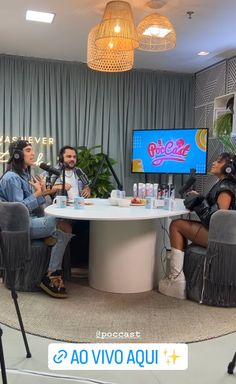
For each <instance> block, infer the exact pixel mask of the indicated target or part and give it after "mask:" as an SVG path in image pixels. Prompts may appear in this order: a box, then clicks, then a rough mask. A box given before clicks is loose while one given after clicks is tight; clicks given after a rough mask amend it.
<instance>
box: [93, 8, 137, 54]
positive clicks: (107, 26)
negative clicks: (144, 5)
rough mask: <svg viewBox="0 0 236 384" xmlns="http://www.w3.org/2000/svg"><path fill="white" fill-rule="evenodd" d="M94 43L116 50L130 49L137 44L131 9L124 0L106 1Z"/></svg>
mask: <svg viewBox="0 0 236 384" xmlns="http://www.w3.org/2000/svg"><path fill="white" fill-rule="evenodd" d="M96 45H97V47H98V48H101V49H107V48H112V49H113V50H116V51H131V50H133V49H135V48H137V47H138V46H139V42H138V35H137V32H136V28H135V25H134V20H133V14H132V9H131V6H130V4H129V3H127V2H126V1H110V2H109V3H107V5H106V8H105V11H104V15H103V18H102V22H101V24H100V26H99V30H98V34H97V38H96Z"/></svg>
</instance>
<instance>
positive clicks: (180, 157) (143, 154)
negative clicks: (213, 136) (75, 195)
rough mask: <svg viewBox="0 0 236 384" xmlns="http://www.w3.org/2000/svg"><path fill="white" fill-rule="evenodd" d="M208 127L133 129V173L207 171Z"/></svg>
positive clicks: (199, 172)
mask: <svg viewBox="0 0 236 384" xmlns="http://www.w3.org/2000/svg"><path fill="white" fill-rule="evenodd" d="M207 142H208V130H207V128H185V129H151V130H133V141H132V172H133V173H170V174H171V173H190V171H191V169H196V173H198V174H204V173H206V171H207Z"/></svg>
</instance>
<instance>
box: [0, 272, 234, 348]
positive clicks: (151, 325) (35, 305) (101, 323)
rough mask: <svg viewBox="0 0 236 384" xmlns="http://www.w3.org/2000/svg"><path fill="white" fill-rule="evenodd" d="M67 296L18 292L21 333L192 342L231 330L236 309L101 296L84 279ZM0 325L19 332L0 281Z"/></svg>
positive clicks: (148, 296)
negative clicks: (56, 296)
mask: <svg viewBox="0 0 236 384" xmlns="http://www.w3.org/2000/svg"><path fill="white" fill-rule="evenodd" d="M67 288H68V294H69V296H68V298H67V299H61V300H60V299H53V298H51V297H49V296H47V295H46V294H45V293H43V292H34V293H23V292H19V293H18V303H19V306H20V311H21V314H22V318H23V323H24V326H25V330H26V332H28V333H31V334H34V335H39V336H42V337H47V338H50V339H56V340H62V341H68V342H69V341H72V342H156V343H162V342H173V343H176V342H195V341H201V340H206V339H211V338H215V337H218V336H222V335H225V334H228V333H231V332H235V331H236V308H217V307H208V306H204V305H200V304H198V303H195V302H192V301H189V300H178V299H173V298H169V297H166V296H163V295H161V294H159V293H158V292H156V291H150V292H146V293H139V294H114V293H106V292H100V291H97V290H95V289H92V288H90V287H89V286H88V284H87V281H86V279H77V280H74V281H73V282H71V283H68V284H67ZM0 308H1V310H0V322H1V323H3V324H6V325H9V326H11V327H13V328H17V329H19V324H18V320H17V316H16V312H15V307H14V303H13V300H12V298H11V293H10V291H9V290H8V289H6V288H5V286H4V285H3V284H2V283H0Z"/></svg>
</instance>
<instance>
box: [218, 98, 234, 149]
mask: <svg viewBox="0 0 236 384" xmlns="http://www.w3.org/2000/svg"><path fill="white" fill-rule="evenodd" d="M233 105H234V97H231V98H230V99H229V100H228V102H227V105H226V110H227V112H225V113H224V114H222V115H221V116H219V117H218V118H217V119H216V120H215V121H214V125H213V129H214V133H215V136H216V137H218V138H219V140H220V142H221V143H222V144H223V145H224V147H225V148H226V149H227V151H229V152H231V153H236V147H235V143H234V141H232V137H231V134H232V130H233V114H234V110H233Z"/></svg>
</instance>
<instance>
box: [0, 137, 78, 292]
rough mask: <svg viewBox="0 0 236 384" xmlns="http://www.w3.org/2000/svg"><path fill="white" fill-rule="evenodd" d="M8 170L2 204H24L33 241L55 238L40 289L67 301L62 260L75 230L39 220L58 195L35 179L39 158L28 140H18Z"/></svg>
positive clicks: (0, 185)
mask: <svg viewBox="0 0 236 384" xmlns="http://www.w3.org/2000/svg"><path fill="white" fill-rule="evenodd" d="M9 155H10V158H9V161H8V169H7V171H6V172H5V173H4V174H3V176H2V177H1V179H0V200H1V201H8V202H20V203H23V204H24V205H25V206H26V207H27V208H28V210H29V214H30V237H31V239H41V238H47V237H49V236H52V237H51V238H49V239H51V240H53V243H54V245H53V244H51V245H53V246H52V250H51V257H50V262H49V266H48V271H47V273H46V275H45V276H44V277H43V279H42V281H41V284H40V287H41V288H42V289H43V290H44V291H45V292H46V293H48V294H49V295H50V296H52V297H57V298H65V297H67V293H66V289H65V286H64V282H63V278H62V271H61V268H62V260H63V255H64V251H65V248H66V246H67V244H68V242H69V241H70V239H71V236H72V235H71V233H70V231H71V228H70V226H68V225H67V223H64V222H60V221H58V222H57V219H56V218H55V217H53V216H45V217H37V214H36V213H37V210H38V208H39V207H41V206H42V205H43V204H44V203H45V197H44V195H46V194H48V193H55V192H56V186H55V187H54V189H53V190H50V191H48V190H46V188H45V184H44V182H43V181H42V179H41V178H40V177H31V175H30V168H31V166H33V165H34V161H35V155H34V152H33V149H32V146H31V144H30V143H29V142H28V141H27V140H20V139H19V140H17V141H16V142H13V143H11V144H10V146H9ZM53 238H55V239H53Z"/></svg>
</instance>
